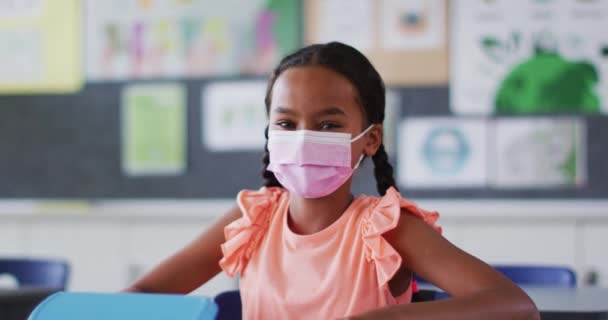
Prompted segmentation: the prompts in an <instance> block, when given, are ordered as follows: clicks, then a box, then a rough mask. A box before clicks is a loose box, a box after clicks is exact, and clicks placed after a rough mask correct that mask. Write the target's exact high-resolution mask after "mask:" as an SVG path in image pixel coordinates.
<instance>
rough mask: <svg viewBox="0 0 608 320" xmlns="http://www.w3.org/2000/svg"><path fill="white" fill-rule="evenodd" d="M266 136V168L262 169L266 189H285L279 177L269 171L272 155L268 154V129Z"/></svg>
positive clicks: (264, 160) (263, 159) (264, 161)
mask: <svg viewBox="0 0 608 320" xmlns="http://www.w3.org/2000/svg"><path fill="white" fill-rule="evenodd" d="M264 134H265V135H266V144H265V145H264V156H263V157H262V163H263V164H264V167H263V168H262V178H264V186H265V187H283V186H282V185H281V183H280V182H279V180H277V177H275V176H274V173H272V171H268V164H269V163H270V153H268V127H266V130H265V131H264Z"/></svg>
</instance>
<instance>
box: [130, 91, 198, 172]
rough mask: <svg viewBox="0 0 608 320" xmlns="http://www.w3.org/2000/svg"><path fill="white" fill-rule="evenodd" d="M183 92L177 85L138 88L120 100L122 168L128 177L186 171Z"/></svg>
mask: <svg viewBox="0 0 608 320" xmlns="http://www.w3.org/2000/svg"><path fill="white" fill-rule="evenodd" d="M186 111H187V108H186V90H185V88H184V87H183V86H181V85H179V84H138V85H131V86H128V87H127V88H125V89H124V91H123V96H122V140H123V141H122V168H123V171H124V172H125V173H126V174H127V175H130V176H142V175H177V174H181V173H183V172H184V171H185V170H186V146H187V127H186Z"/></svg>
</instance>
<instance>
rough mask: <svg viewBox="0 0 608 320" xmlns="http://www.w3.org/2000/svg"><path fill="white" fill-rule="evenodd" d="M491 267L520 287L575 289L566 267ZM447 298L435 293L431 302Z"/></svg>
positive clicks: (424, 282)
mask: <svg viewBox="0 0 608 320" xmlns="http://www.w3.org/2000/svg"><path fill="white" fill-rule="evenodd" d="M492 267H494V269H496V270H497V271H498V272H500V273H502V274H503V275H504V276H505V277H507V278H509V279H510V280H511V281H513V282H514V283H515V284H517V285H520V286H534V287H561V288H574V287H576V274H575V273H574V271H572V270H571V269H570V268H567V267H556V266H523V265H494V266H492ZM414 278H415V279H416V282H418V284H420V285H423V286H424V285H431V283H429V282H428V281H426V280H425V279H423V278H421V277H420V276H418V275H416V274H415V275H414ZM430 291H434V290H430ZM449 297H450V295H449V294H448V293H447V292H443V291H435V293H434V296H433V300H441V299H446V298H449Z"/></svg>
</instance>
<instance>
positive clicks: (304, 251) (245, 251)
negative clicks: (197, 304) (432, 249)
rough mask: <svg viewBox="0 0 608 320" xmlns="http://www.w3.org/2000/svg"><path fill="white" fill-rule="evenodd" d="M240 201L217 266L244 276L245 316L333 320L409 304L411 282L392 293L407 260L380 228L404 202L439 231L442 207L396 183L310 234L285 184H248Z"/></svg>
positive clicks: (393, 223)
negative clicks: (302, 230) (425, 206)
mask: <svg viewBox="0 0 608 320" xmlns="http://www.w3.org/2000/svg"><path fill="white" fill-rule="evenodd" d="M237 200H238V205H239V207H240V208H241V211H242V212H243V217H242V218H240V219H238V220H236V221H234V222H232V223H231V224H229V225H228V226H227V227H226V228H225V235H226V242H225V243H224V244H223V245H222V251H223V253H224V257H223V259H222V260H221V261H220V266H221V267H222V269H223V270H224V271H225V272H226V273H227V274H228V275H229V276H235V275H237V274H240V275H241V279H240V291H241V298H242V303H243V317H244V318H245V319H334V318H337V317H344V316H348V315H354V314H358V313H361V312H365V311H368V310H371V309H375V308H380V307H383V306H387V305H392V304H398V303H409V302H410V301H411V297H412V291H413V290H414V289H415V288H413V287H414V286H410V287H409V289H408V290H407V291H406V292H404V293H403V294H401V295H400V296H398V297H393V296H392V294H391V293H390V289H389V287H388V282H389V280H391V278H392V277H393V276H394V275H395V274H396V273H397V271H398V270H399V269H400V266H401V263H402V259H401V256H400V255H399V253H398V252H397V251H396V250H395V249H394V248H393V247H392V246H391V245H390V244H389V243H388V241H386V239H385V238H384V237H383V234H384V233H386V232H387V231H389V230H392V229H394V228H395V227H397V223H398V221H399V217H400V215H401V212H402V209H404V212H408V213H410V214H413V215H415V216H416V217H418V218H420V219H422V220H424V221H425V222H427V223H428V224H430V225H431V226H433V227H434V228H435V229H436V230H437V231H439V232H441V228H439V227H437V226H435V222H436V220H437V218H438V217H439V214H438V213H437V212H428V211H425V210H422V209H420V208H418V207H417V206H416V205H415V204H414V203H412V202H410V201H407V200H405V199H403V198H401V196H400V195H399V193H398V192H397V191H396V190H395V189H394V188H391V189H389V190H387V192H386V195H385V196H383V197H382V198H377V197H370V196H364V195H362V196H358V197H356V198H355V199H354V200H353V202H352V203H351V204H350V206H349V207H348V209H347V210H346V211H345V212H344V214H343V215H342V216H341V217H340V218H338V220H336V221H335V222H334V223H333V224H331V225H330V226H329V227H327V228H325V229H323V230H321V231H319V232H317V233H314V234H310V235H299V234H296V233H294V232H292V231H291V229H290V228H289V226H288V224H287V215H288V208H289V192H288V191H286V190H284V189H282V188H274V187H273V188H262V189H260V190H259V191H249V190H244V191H241V192H240V193H239V195H238V197H237ZM413 283H414V282H413ZM414 284H415V283H414Z"/></svg>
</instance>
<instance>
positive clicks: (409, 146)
mask: <svg viewBox="0 0 608 320" xmlns="http://www.w3.org/2000/svg"><path fill="white" fill-rule="evenodd" d="M486 137H487V122H486V121H485V120H483V119H458V118H440V117H438V118H412V119H407V120H404V121H403V122H401V126H400V130H399V140H398V141H399V158H398V170H397V171H398V180H399V184H400V185H402V186H405V187H407V188H451V187H455V188H466V187H484V186H485V185H486V184H487V172H486V163H487V162H486V158H487V152H486V146H487V142H486Z"/></svg>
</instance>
